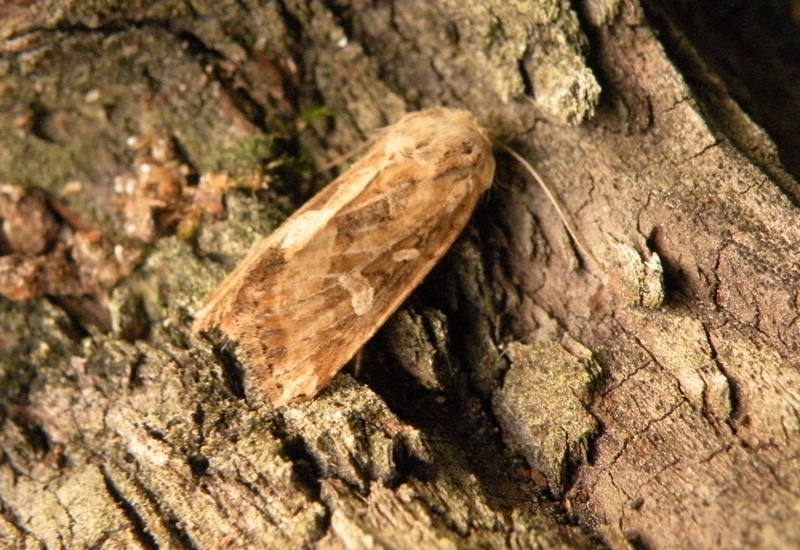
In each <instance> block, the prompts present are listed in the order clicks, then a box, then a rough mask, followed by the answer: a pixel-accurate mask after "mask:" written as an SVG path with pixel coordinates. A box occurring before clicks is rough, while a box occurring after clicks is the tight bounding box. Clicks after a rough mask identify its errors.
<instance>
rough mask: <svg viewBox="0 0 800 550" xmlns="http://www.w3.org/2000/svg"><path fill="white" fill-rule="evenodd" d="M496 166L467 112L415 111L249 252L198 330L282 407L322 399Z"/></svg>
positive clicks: (464, 215) (440, 251)
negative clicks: (217, 337)
mask: <svg viewBox="0 0 800 550" xmlns="http://www.w3.org/2000/svg"><path fill="white" fill-rule="evenodd" d="M494 170H495V161H494V156H493V154H492V144H491V141H490V139H489V135H488V132H487V131H486V130H485V129H484V128H483V127H481V126H480V125H479V124H478V122H477V121H476V120H475V118H474V117H473V116H472V114H470V113H469V112H467V111H463V110H456V109H447V108H435V109H429V110H425V111H420V112H416V113H412V114H409V115H406V116H405V117H403V118H402V119H400V121H398V122H397V123H396V124H394V125H392V126H390V127H388V128H386V129H385V130H384V131H383V132H382V133H381V135H380V136H379V138H378V139H377V140H376V141H375V143H374V144H373V145H372V146H371V147H370V148H369V150H368V151H367V153H366V154H365V155H364V156H363V158H361V159H360V160H359V161H357V162H356V163H355V164H353V165H352V166H351V167H350V168H349V169H348V170H347V171H345V172H344V173H343V174H342V175H340V176H339V177H338V178H336V179H335V180H334V181H333V182H332V183H331V184H329V185H328V186H327V187H325V188H324V189H323V190H322V191H320V192H319V193H318V194H317V195H316V196H314V197H313V198H312V199H311V200H309V201H308V202H307V203H306V204H305V205H303V206H302V207H301V208H300V209H299V210H298V211H297V212H295V213H294V214H293V215H292V216H290V217H289V218H288V219H287V220H286V221H285V222H284V223H283V224H282V225H281V226H280V227H278V229H276V230H275V231H274V232H273V233H272V234H271V235H269V236H267V237H266V238H264V239H263V240H262V241H260V242H259V243H257V244H256V245H255V246H254V247H253V248H252V249H251V251H250V252H249V254H248V255H247V257H246V258H245V259H244V260H243V261H242V262H241V263H240V264H239V265H238V266H237V267H236V268H235V269H234V270H233V271H232V272H231V273H230V274H229V275H228V276H227V277H226V278H225V279H224V280H223V281H222V283H221V284H220V285H219V287H217V289H216V290H215V291H214V292H213V293H212V294H211V295H210V296H209V298H208V300H207V302H206V304H205V306H204V307H203V308H202V310H201V311H200V312H199V313H198V316H197V319H196V321H195V324H194V327H193V329H194V331H195V332H201V331H207V330H208V329H211V328H217V329H219V330H220V331H221V333H222V334H223V336H224V338H225V339H226V340H227V341H229V342H230V343H233V344H235V345H236V355H237V358H238V359H239V360H240V361H241V362H242V364H243V365H244V368H245V376H246V377H247V378H248V384H249V385H252V384H255V385H257V386H258V387H260V388H261V389H262V390H263V391H264V392H265V393H266V394H267V396H268V397H269V399H270V400H271V401H272V403H273V404H274V405H275V406H280V405H283V404H286V403H290V402H294V401H301V400H303V399H308V398H310V397H313V396H314V395H316V394H317V392H319V390H320V389H322V387H323V386H324V385H325V384H326V383H327V382H328V381H329V380H330V379H331V378H332V377H333V375H335V374H336V373H337V372H338V371H339V370H340V369H341V368H342V366H344V364H345V363H347V361H349V360H350V359H351V358H352V357H353V356H354V355H355V354H356V352H357V351H358V350H359V349H360V348H361V347H362V346H363V345H364V343H365V342H366V341H367V340H368V339H369V338H370V337H371V336H372V335H373V334H374V333H375V332H376V331H377V330H378V329H379V328H380V327H381V325H383V323H384V322H385V321H386V319H387V318H388V317H389V316H390V315H391V314H392V313H393V312H394V311H395V310H396V309H397V308H398V307H399V306H400V304H401V303H402V302H403V301H404V300H405V299H406V297H408V295H409V293H410V292H411V291H412V290H413V289H414V288H415V287H416V286H417V285H418V284H419V283H420V282H421V281H422V279H423V278H424V277H425V275H427V274H428V272H429V271H430V270H431V268H432V267H433V266H434V265H435V264H436V262H437V261H438V260H439V259H440V258H441V257H442V256H443V255H444V253H445V252H446V251H447V250H448V249H449V248H450V245H452V244H453V241H454V240H455V239H456V237H457V236H458V235H459V233H461V230H462V229H463V228H464V226H465V225H466V223H467V221H468V220H469V218H470V215H471V214H472V211H473V210H474V208H475V205H476V204H477V202H478V199H479V198H480V196H481V194H482V193H483V192H484V191H486V189H488V188H489V186H490V185H491V183H492V179H493V177H494Z"/></svg>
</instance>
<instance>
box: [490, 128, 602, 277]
mask: <svg viewBox="0 0 800 550" xmlns="http://www.w3.org/2000/svg"><path fill="white" fill-rule="evenodd" d="M498 145H499V146H500V148H501V149H502V150H503V151H505V152H506V153H508V154H509V155H511V156H512V157H514V158H515V159H516V160H517V162H519V163H520V164H521V165H522V166H523V167H524V168H525V169H526V170H527V171H528V173H529V174H530V175H531V176H532V177H533V179H534V181H535V182H536V183H537V184H538V185H539V187H541V188H542V191H544V194H545V195H547V199H548V200H549V201H550V203H551V204H552V205H553V207H554V208H555V209H556V213H557V214H558V217H559V218H560V219H561V223H562V224H563V225H564V229H566V230H567V233H568V234H569V236H570V238H571V239H572V242H574V243H575V246H576V247H577V249H578V250H579V251H580V253H581V255H582V256H583V257H584V259H587V260H591V261H592V262H593V263H597V260H596V259H595V257H594V255H593V254H591V253H590V252H589V250H588V247H586V246H584V245H583V241H582V240H581V238H580V237H579V236H578V232H577V231H576V230H575V229H573V228H572V224H570V222H569V218H568V217H567V215H566V213H565V212H564V210H563V209H562V208H561V205H560V204H559V201H558V199H557V198H556V194H555V193H554V192H553V190H552V189H551V188H550V186H549V185H547V183H545V181H544V179H542V177H541V176H540V175H539V172H537V171H536V169H535V168H534V167H533V166H532V165H531V163H529V162H528V161H527V160H525V157H523V156H522V155H520V154H519V153H517V152H516V151H514V150H513V149H512V148H511V147H509V146H508V145H506V144H504V143H499V144H498Z"/></svg>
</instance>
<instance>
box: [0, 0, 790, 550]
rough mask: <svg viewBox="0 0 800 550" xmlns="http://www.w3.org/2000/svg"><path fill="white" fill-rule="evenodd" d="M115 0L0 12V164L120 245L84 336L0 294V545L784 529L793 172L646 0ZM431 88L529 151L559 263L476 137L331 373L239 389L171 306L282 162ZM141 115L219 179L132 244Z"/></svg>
mask: <svg viewBox="0 0 800 550" xmlns="http://www.w3.org/2000/svg"><path fill="white" fill-rule="evenodd" d="M129 4H130V3H118V4H117V3H114V2H112V1H106V2H96V3H93V4H92V6H88V5H87V4H86V3H83V2H64V1H61V2H56V1H55V0H50V1H47V0H40V1H34V2H17V3H6V4H4V5H3V6H0V74H2V82H0V105H2V108H1V109H0V128H3V130H2V131H0V180H2V182H3V183H4V184H10V185H14V186H20V187H27V188H31V189H33V188H35V189H37V191H35V192H32V193H33V194H34V195H35V196H37V197H40V196H44V195H42V194H43V193H46V194H47V196H48V197H50V199H48V200H50V202H51V203H53V204H55V202H54V201H56V199H57V203H58V204H59V205H60V206H59V208H60V209H59V214H58V216H54V217H53V218H52V220H51V221H52V223H49V225H48V228H52V227H55V225H54V224H55V223H56V222H55V221H53V220H57V221H58V223H63V224H65V225H67V226H70V227H71V228H73V229H74V230H75V231H78V229H77V227H78V226H80V228H81V230H82V231H83V230H86V229H87V227H88V229H90V230H92V231H95V232H98V233H100V234H101V235H102V236H103V239H105V240H107V241H108V242H109V243H117V244H119V245H120V246H122V245H123V244H124V246H125V247H126V249H129V248H133V249H137V250H139V251H140V252H141V254H142V256H141V258H142V260H141V263H140V264H139V265H138V267H137V268H136V269H135V271H134V272H133V274H131V275H129V276H127V277H126V278H124V279H123V280H122V281H121V282H119V283H118V284H117V285H116V286H115V287H114V288H113V290H109V289H108V288H106V287H103V286H102V285H98V286H97V287H92V289H91V290H90V291H87V292H89V293H91V304H92V307H93V308H103V311H104V312H107V313H106V315H107V316H108V318H109V319H110V321H109V322H105V323H91V322H87V321H86V320H87V319H91V318H92V316H91V315H89V313H92V315H94V316H95V317H96V316H97V315H96V311H95V310H93V311H92V312H86V311H83V309H82V308H85V307H86V306H85V302H81V301H70V302H67V301H66V300H65V299H63V297H59V294H58V292H59V290H58V288H55V289H53V288H51V287H48V288H47V294H48V297H42V298H35V299H31V300H28V301H20V302H11V301H8V300H5V299H3V300H2V301H0V305H1V306H2V311H3V313H2V317H0V350H2V351H3V354H2V357H3V359H2V367H3V368H2V371H1V373H2V374H1V376H2V383H1V384H0V388H1V389H0V391H1V392H2V393H0V420H1V421H2V424H0V510H2V514H0V545H3V546H4V547H7V548H52V547H65V548H80V547H115V548H120V547H125V548H146V549H152V548H187V547H188V548H220V547H231V548H248V547H258V548H287V547H302V546H309V547H317V548H463V547H483V548H596V547H603V546H607V547H612V548H629V547H647V548H654V549H669V548H687V547H691V548H716V547H723V548H767V547H769V548H794V547H797V546H798V543H800V527H798V526H800V521H798V519H799V518H798V510H797V506H796V501H797V497H796V493H797V492H798V490H800V489H799V488H800V473H798V470H797V467H796V466H795V464H796V463H797V461H796V460H793V459H794V457H795V455H796V452H797V449H798V438H799V437H800V421H798V415H797V408H798V403H797V402H798V389H797V388H798V387H800V385H799V383H800V374H799V372H800V371H799V370H798V361H797V357H798V353H797V350H798V347H799V346H800V331H798V325H797V323H796V322H795V320H796V317H797V309H798V299H797V291H796V288H798V286H799V285H798V283H800V281H798V279H800V270H798V269H797V267H796V261H794V255H795V254H794V251H795V250H796V249H797V248H798V244H800V230H799V229H798V228H800V223H798V221H800V220H798V219H797V218H798V214H797V209H796V206H795V204H796V197H797V193H796V192H795V188H796V183H795V182H794V180H793V179H792V177H791V176H790V175H788V173H787V172H786V171H785V170H784V168H783V166H782V165H781V163H780V161H779V159H778V156H777V154H776V153H775V151H776V148H775V146H774V145H773V144H772V142H771V141H770V139H769V138H768V137H767V136H766V134H764V133H763V132H762V131H761V130H760V128H758V127H757V126H756V125H754V124H753V123H752V122H751V121H750V119H749V118H748V116H747V115H746V114H745V113H744V112H743V111H741V110H740V108H739V107H738V105H737V104H736V103H735V102H734V101H733V100H732V98H731V97H730V96H729V93H728V91H727V90H726V88H725V87H724V85H723V83H722V82H723V81H722V80H720V78H719V76H718V75H717V74H715V73H712V72H711V70H710V69H709V67H710V66H718V65H716V64H715V63H706V62H705V59H706V58H702V57H700V56H699V55H698V54H697V52H696V51H695V49H693V47H692V45H691V44H690V43H688V42H686V40H685V36H684V34H683V32H684V30H683V29H684V28H685V27H683V26H681V24H682V23H683V24H685V21H683V22H681V21H680V18H679V17H677V16H676V14H675V12H674V11H672V9H671V8H669V7H664V6H661V4H660V3H658V2H654V1H650V2H649V3H648V4H647V6H646V7H647V13H645V12H644V11H643V10H642V8H641V6H640V5H639V4H638V2H636V1H633V0H631V1H624V2H586V3H585V4H577V5H576V6H575V7H571V6H570V5H568V4H567V3H563V2H558V1H556V0H552V1H547V2H518V3H515V2H512V3H509V2H484V3H480V4H478V3H466V4H465V3H463V2H456V1H452V2H451V1H449V0H443V1H440V2H435V3H431V2H423V1H416V0H411V1H404V2H397V3H385V2H378V3H369V2H359V1H355V2H342V3H335V2H327V3H326V2H322V1H317V0H285V1H284V2H282V3H278V2H257V1H252V2H251V1H246V2H229V3H228V2H225V3H219V2H208V3H207V2H203V1H198V2H194V3H182V2H155V3H146V2H137V3H136V5H135V6H131V5H129ZM574 9H578V10H580V11H579V13H578V12H576V11H574ZM654 25H656V26H657V28H658V31H659V32H660V33H661V34H660V36H661V39H662V40H663V42H660V41H659V32H656V31H655V30H654ZM688 35H689V36H691V35H692V33H691V32H689V33H688ZM701 51H703V49H702V48H701ZM705 51H707V50H705ZM667 52H669V54H670V56H668V55H667ZM727 62H728V63H730V59H729V58H728V59H727ZM601 89H602V93H601ZM738 89H741V88H738ZM751 95H752V94H751ZM739 97H741V96H739ZM442 104H444V105H449V106H459V107H464V108H468V109H470V110H472V111H473V112H474V113H475V114H476V115H477V116H478V117H479V118H480V119H481V120H482V121H484V123H485V124H486V125H487V126H488V127H490V128H492V129H493V130H494V131H495V132H496V134H497V136H498V138H499V139H502V140H503V141H504V143H508V144H509V145H511V146H513V147H514V148H515V149H516V150H518V151H519V152H520V153H521V154H523V156H525V157H526V158H527V159H529V160H530V161H531V162H532V163H533V164H534V165H535V166H536V168H537V170H538V171H540V172H541V175H542V177H543V178H544V179H545V180H546V181H547V182H548V183H549V184H550V185H551V186H552V187H553V188H554V189H555V190H556V193H557V195H558V197H559V201H560V202H561V203H562V205H563V207H564V209H565V210H566V211H567V212H568V214H569V221H570V223H572V224H574V225H575V227H576V228H577V229H578V231H579V233H580V235H581V238H582V239H583V240H584V241H585V244H586V245H587V246H588V248H589V250H590V252H591V256H592V257H583V256H581V255H580V254H578V253H576V251H575V250H574V248H573V245H572V243H571V241H570V239H569V237H568V234H567V232H566V231H565V230H564V227H563V225H562V222H561V221H560V220H559V219H558V217H557V216H556V214H555V212H554V209H553V207H552V205H550V204H549V203H548V202H547V199H546V198H545V197H544V195H543V193H542V191H541V190H540V189H539V188H538V187H537V186H536V185H535V184H534V183H533V182H531V181H530V178H529V176H528V175H527V174H526V173H525V171H524V169H522V167H520V166H518V164H517V163H515V162H514V161H512V159H510V158H507V157H505V156H503V154H502V153H498V176H497V183H496V185H495V186H494V188H493V189H492V190H491V191H490V192H489V193H488V195H487V197H486V200H485V201H484V203H483V204H482V205H481V206H480V207H479V210H478V212H477V213H476V215H475V216H474V219H473V221H472V223H471V224H470V227H469V228H468V229H467V231H465V233H464V235H463V236H462V238H461V239H460V240H459V242H458V243H457V244H456V246H455V247H454V248H453V250H452V251H451V252H450V253H449V254H448V255H447V257H446V258H445V260H444V261H443V262H442V264H441V265H440V266H438V267H437V268H436V269H435V270H434V272H433V273H432V274H431V275H430V276H429V277H428V279H427V280H426V282H425V283H424V284H423V285H422V287H420V288H419V289H418V291H416V292H415V294H414V295H413V297H412V298H411V299H410V300H409V301H408V302H407V304H406V305H405V306H404V308H403V309H402V310H401V311H400V312H399V313H398V314H397V315H395V316H394V317H393V318H392V319H391V320H390V321H389V323H388V324H387V326H386V327H385V328H384V329H383V330H382V331H381V333H380V334H379V335H378V336H377V337H376V338H375V339H374V340H373V341H372V342H371V343H370V344H369V346H367V348H366V349H365V351H364V356H363V358H362V361H361V363H362V368H361V369H360V370H359V371H358V372H355V373H353V372H351V373H347V372H345V373H342V374H340V375H338V376H337V377H336V379H335V380H334V383H333V384H332V385H331V386H330V387H329V388H327V389H326V390H324V391H323V393H322V394H321V395H320V396H319V397H318V398H317V399H315V400H313V401H310V402H307V403H303V404H299V405H292V406H288V407H285V408H282V409H279V410H277V411H276V410H272V409H271V408H270V407H269V405H268V404H266V403H263V402H260V401H258V400H256V399H254V398H253V397H252V396H248V395H245V393H244V391H243V389H242V388H243V384H242V376H243V375H244V376H246V373H244V374H243V373H241V372H239V371H238V369H237V367H236V365H235V364H232V363H231V362H230V361H228V360H227V358H226V357H222V356H221V355H215V354H214V352H213V350H211V349H210V348H209V346H208V345H207V344H206V343H204V342H201V341H198V340H195V339H193V338H192V337H191V336H190V335H189V325H190V323H191V320H192V316H193V314H194V312H195V311H196V309H197V307H198V306H199V305H200V303H201V301H202V299H203V297H204V296H205V295H206V294H207V293H208V292H209V291H210V290H211V288H213V286H214V285H215V284H216V282H218V281H219V280H220V279H221V278H222V276H223V274H224V273H225V272H226V271H227V270H229V269H230V268H231V267H232V266H233V265H235V262H236V261H237V260H238V259H239V258H241V257H242V256H243V255H244V253H245V252H246V250H247V248H248V247H249V246H250V244H251V243H252V242H254V240H255V239H257V238H258V237H259V236H260V235H263V234H266V233H268V232H269V231H271V230H272V229H273V228H274V227H275V226H276V225H277V224H278V223H279V222H280V220H281V219H282V218H284V217H285V216H286V215H287V214H288V213H289V212H290V211H291V210H292V209H293V208H295V207H296V206H297V205H298V204H299V203H300V202H301V201H302V200H303V199H305V198H307V197H308V196H310V194H311V193H312V192H313V191H314V190H315V189H317V188H318V187H319V186H320V185H321V184H323V183H324V179H325V176H322V177H312V175H311V171H310V170H309V168H308V166H309V165H308V163H307V162H306V161H303V160H301V161H298V160H297V159H298V156H300V157H301V158H313V160H314V162H315V163H316V164H317V165H323V164H324V163H325V162H326V161H328V160H330V159H335V158H337V157H338V156H339V155H340V154H342V153H345V152H347V151H351V150H353V149H354V148H355V147H357V146H358V145H359V144H361V143H363V142H364V141H366V140H367V139H368V138H369V135H370V133H371V132H372V131H374V130H375V129H376V128H378V127H380V126H382V125H385V124H387V123H389V122H391V121H393V120H395V119H396V118H398V116H399V115H400V114H402V113H403V112H405V111H408V110H413V109H418V108H423V107H429V106H433V105H442ZM330 114H333V115H334V116H329V115H330ZM768 118H769V117H766V118H762V120H766V119H768ZM154 129H155V130H157V131H158V132H163V133H166V134H167V135H169V136H171V139H172V141H173V143H174V144H175V145H176V152H175V155H176V156H177V158H178V159H179V161H180V163H183V165H185V166H186V167H187V170H188V171H186V172H180V170H178V168H175V166H173V168H175V169H176V170H178V172H176V173H179V174H183V176H184V177H185V179H186V181H185V182H181V184H180V185H181V186H183V188H193V187H194V186H196V185H197V184H198V182H197V180H198V179H199V178H201V177H203V176H204V175H208V176H210V175H214V174H217V175H218V174H226V178H230V180H234V181H237V182H240V183H241V185H231V186H228V185H227V184H226V185H225V187H224V190H220V193H222V192H224V193H225V215H226V217H225V218H224V219H220V218H219V216H217V215H216V214H213V213H212V212H211V211H212V210H214V208H213V205H214V204H216V203H214V201H213V200H212V199H209V198H208V197H206V201H210V203H209V202H205V203H203V204H205V205H206V207H205V208H201V209H200V211H201V212H200V214H198V216H199V217H198V218H195V217H192V216H194V215H195V213H196V212H197V211H196V210H192V211H191V212H193V214H191V215H190V214H189V213H188V212H189V210H187V209H185V208H184V207H183V206H181V209H180V211H179V214H175V215H176V216H178V217H179V218H180V220H178V221H176V220H170V223H165V224H163V227H162V229H160V231H161V232H160V233H159V232H158V231H157V230H156V229H153V231H155V233H154V232H149V233H148V238H149V239H151V240H152V241H153V242H135V239H134V238H133V237H131V236H130V235H128V236H126V234H125V228H124V227H122V226H121V224H122V222H121V221H120V220H121V219H122V218H120V217H119V216H118V215H117V214H116V213H115V212H116V211H115V209H114V202H115V201H116V200H117V199H118V196H117V195H118V193H119V191H118V190H115V185H114V182H115V177H119V176H121V175H123V174H126V173H129V172H130V170H131V169H132V168H131V167H132V166H133V165H135V164H136V162H139V161H137V160H136V159H137V156H136V153H135V152H134V151H132V150H131V148H130V147H129V143H130V142H129V138H130V137H131V136H142V135H148V132H153V131H154ZM777 134H780V132H777ZM301 152H302V155H301V154H300V153H301ZM139 164H141V163H140V162H139ZM787 164H789V165H792V163H791V162H788V163H787ZM176 177H177V176H176ZM214 181H222V180H221V179H218V180H214ZM225 181H228V180H227V179H226V180H225ZM220 189H222V188H220ZM184 191H185V189H183V190H182V192H184ZM34 195H32V196H34ZM188 196H189V195H186V194H185V193H184V194H183V195H181V197H182V198H181V200H184V199H185V198H186V197H188ZM186 200H188V199H186ZM41 202H42V204H46V203H47V201H44V200H42V201H41ZM183 204H184V203H181V205H183ZM209 204H211V206H209ZM42 208H43V207H42ZM39 210H42V209H41V208H40V209H39ZM145 210H147V211H150V210H148V209H145ZM14 212H22V210H19V209H18V210H14ZM67 212H69V213H70V214H69V215H67V214H65V213H67ZM137 212H138V210H137ZM176 212H178V210H176ZM45 214H46V212H44V214H42V216H45ZM15 215H16V214H15ZM20 216H22V215H21V214H20ZM23 217H24V216H23ZM45 217H46V216H45ZM42 219H44V218H42ZM47 219H50V218H47ZM77 220H80V223H79V222H78V221H77ZM16 221H20V220H16ZM16 221H15V223H16ZM21 221H22V222H24V221H25V220H21ZM173 222H174V223H173ZM179 222H180V223H179ZM87 224H88V226H87ZM51 226H52V227H51ZM15 227H24V223H22V225H20V224H16V225H15ZM154 227H156V226H154ZM176 227H179V228H180V229H176ZM55 233H56V230H55V229H53V230H52V231H51V230H50V229H48V231H47V232H46V236H47V238H46V239H44V238H42V239H40V240H41V241H42V242H43V243H45V244H42V245H41V246H39V245H37V246H36V247H33V248H30V249H27V248H26V247H25V243H24V242H22V244H21V245H15V246H14V247H12V248H13V250H15V251H21V252H19V253H20V254H23V253H24V254H28V256H29V257H31V258H39V257H41V256H40V254H46V253H47V247H48V246H52V245H51V244H47V243H49V242H51V241H53V240H54V239H56V238H64V237H63V233H59V236H58V237H56V236H54V235H55ZM41 235H45V232H41ZM41 235H40V236H41ZM18 236H19V235H15V237H18ZM23 241H24V240H23ZM10 242H14V243H18V242H21V241H18V240H13V239H12V240H9V239H8V238H5V239H4V240H0V251H3V253H5V249H4V247H5V246H6V245H5V244H4V243H10ZM9 246H10V245H9ZM70 261H75V262H78V263H80V261H81V259H80V258H73V257H70ZM31 262H34V260H31ZM9 265H10V264H9ZM30 265H33V263H31V264H30ZM79 267H80V266H79ZM12 268H13V266H12ZM17 275H19V273H17ZM51 286H55V287H58V285H51ZM81 313H85V315H81Z"/></svg>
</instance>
